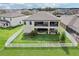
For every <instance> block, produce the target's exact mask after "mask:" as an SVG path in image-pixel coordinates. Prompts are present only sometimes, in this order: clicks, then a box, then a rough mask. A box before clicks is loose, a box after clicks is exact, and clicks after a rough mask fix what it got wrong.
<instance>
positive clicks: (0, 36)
mask: <svg viewBox="0 0 79 59" xmlns="http://www.w3.org/2000/svg"><path fill="white" fill-rule="evenodd" d="M20 28H21V26H19V27H15V28H0V48H1V47H3V46H4V44H5V42H6V41H7V39H8V38H9V37H10V36H11V35H12V34H13V33H15V32H16V31H18V30H19V29H20Z"/></svg>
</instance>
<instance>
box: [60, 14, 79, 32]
mask: <svg viewBox="0 0 79 59" xmlns="http://www.w3.org/2000/svg"><path fill="white" fill-rule="evenodd" d="M61 22H62V23H64V24H65V25H67V26H68V27H70V28H72V29H73V30H75V31H76V32H78V33H79V16H77V15H71V16H69V15H68V16H62V17H61ZM70 23H71V24H70Z"/></svg>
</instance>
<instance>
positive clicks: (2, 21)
mask: <svg viewBox="0 0 79 59" xmlns="http://www.w3.org/2000/svg"><path fill="white" fill-rule="evenodd" d="M0 23H10V22H9V21H7V20H0Z"/></svg>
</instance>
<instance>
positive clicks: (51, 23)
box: [24, 11, 60, 34]
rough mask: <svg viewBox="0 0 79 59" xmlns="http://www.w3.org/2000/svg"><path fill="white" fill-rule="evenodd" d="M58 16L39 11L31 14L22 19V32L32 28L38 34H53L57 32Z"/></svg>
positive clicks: (28, 31)
mask: <svg viewBox="0 0 79 59" xmlns="http://www.w3.org/2000/svg"><path fill="white" fill-rule="evenodd" d="M59 22H60V20H59V18H57V17H56V16H54V15H52V14H51V13H48V12H45V11H41V12H38V13H36V14H33V15H31V16H30V17H28V18H27V19H25V20H24V23H25V27H24V33H30V32H32V31H33V30H35V31H37V33H39V34H46V33H47V34H53V33H57V31H58V27H59Z"/></svg>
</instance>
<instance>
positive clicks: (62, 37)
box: [60, 32, 66, 43]
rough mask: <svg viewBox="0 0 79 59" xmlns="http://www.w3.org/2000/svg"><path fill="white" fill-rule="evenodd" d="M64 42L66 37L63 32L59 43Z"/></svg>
mask: <svg viewBox="0 0 79 59" xmlns="http://www.w3.org/2000/svg"><path fill="white" fill-rule="evenodd" d="M65 40H66V35H65V32H63V33H62V34H61V35H60V42H62V43H65Z"/></svg>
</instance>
